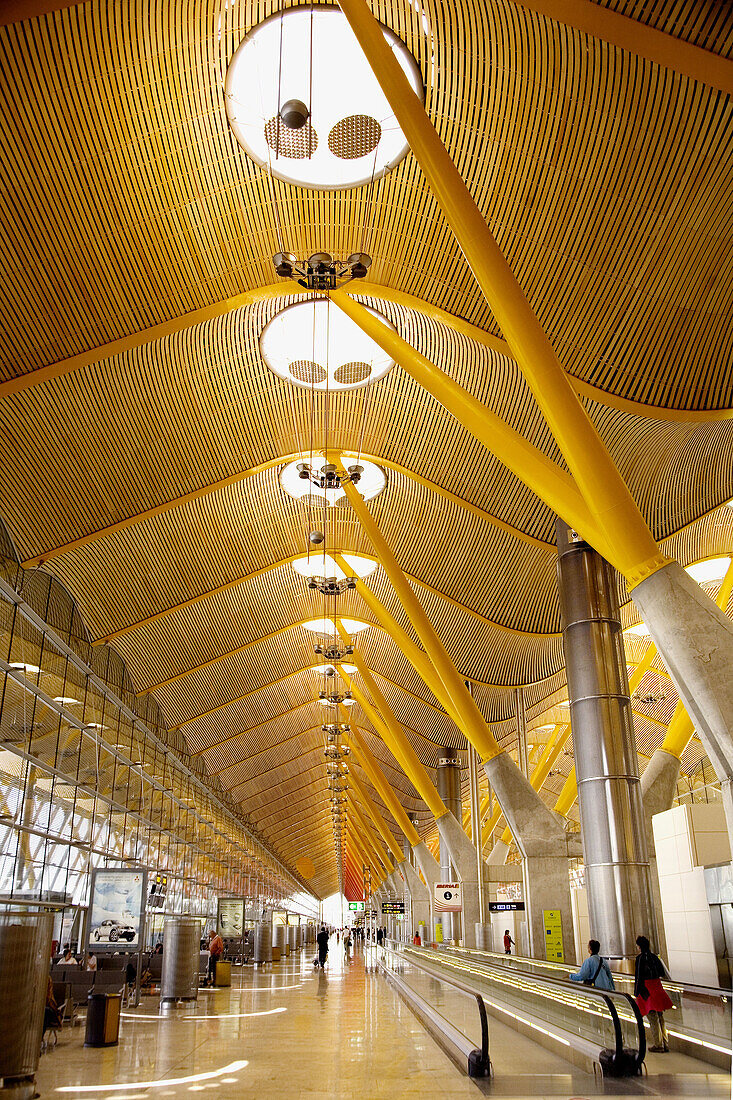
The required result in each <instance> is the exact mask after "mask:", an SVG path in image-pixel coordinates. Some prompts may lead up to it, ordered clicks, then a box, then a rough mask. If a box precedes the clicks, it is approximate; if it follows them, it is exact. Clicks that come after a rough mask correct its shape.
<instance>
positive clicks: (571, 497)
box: [331, 290, 600, 545]
mask: <svg viewBox="0 0 733 1100" xmlns="http://www.w3.org/2000/svg"><path fill="white" fill-rule="evenodd" d="M331 300H332V301H333V302H335V303H336V305H337V306H338V307H339V309H341V310H342V311H343V312H344V313H345V314H346V315H347V316H348V317H350V318H351V320H352V321H353V322H354V324H356V325H358V326H359V328H361V329H363V331H364V332H365V333H367V335H368V336H370V337H371V338H372V340H374V341H375V343H377V344H378V345H379V346H380V347H381V348H382V349H383V350H384V351H385V352H386V353H387V354H388V355H390V356H391V357H392V358H393V359H394V360H395V361H396V362H398V363H399V364H400V366H401V367H402V368H403V369H404V370H405V371H407V373H408V374H409V375H410V376H411V377H412V378H414V379H415V381H416V382H418V383H419V384H420V385H421V386H423V387H424V388H425V389H426V390H428V392H429V393H431V394H432V395H433V397H434V398H435V399H436V401H439V402H440V403H441V405H443V406H444V408H446V409H447V410H448V412H449V413H451V414H452V415H453V416H454V417H455V418H456V420H458V422H459V423H460V424H462V425H463V427H464V428H465V429H466V431H467V432H469V433H470V434H471V435H472V436H473V437H474V439H477V440H478V441H479V442H480V443H482V444H483V446H484V447H486V449H487V450H488V451H490V452H491V454H493V455H495V456H496V457H497V458H498V459H499V461H500V462H503V463H504V465H505V466H506V467H507V469H509V470H511V471H512V473H513V474H515V475H516V477H518V478H519V479H520V480H521V481H523V482H524V484H525V485H528V486H529V488H530V489H532V491H533V492H534V493H536V494H537V496H538V497H540V499H541V500H543V501H544V502H545V504H547V506H548V507H549V508H551V509H552V511H553V512H557V513H558V514H561V513H562V515H563V517H564V518H565V519H566V520H567V522H568V523H569V524H571V525H572V527H574V528H575V530H577V531H582V532H584V537H585V538H586V539H587V540H588V542H590V543H591V544H592V545H597V543H598V541H599V538H600V534H599V531H598V529H597V526H596V522H595V519H594V518H593V517H592V516H591V513H590V511H589V509H588V507H587V505H586V503H585V501H584V500H583V498H582V497H581V495H580V493H579V492H578V489H577V487H576V486H575V484H574V483H573V479H572V478H571V477H570V475H569V474H568V473H567V472H566V471H565V470H563V469H562V468H561V467H560V466H557V465H556V464H555V463H554V462H553V461H552V459H550V458H548V457H547V455H545V454H543V453H542V451H540V450H538V448H537V447H535V446H534V445H533V444H532V443H529V442H528V440H526V439H525V438H524V436H522V435H520V434H519V432H516V431H515V430H514V429H513V428H510V427H509V425H508V424H505V422H504V421H503V420H502V419H501V417H499V416H497V415H496V413H494V412H492V411H491V409H489V408H487V407H486V405H483V404H482V403H481V402H480V401H479V400H478V399H477V398H476V397H474V396H473V394H471V393H469V392H468V390H466V389H464V388H463V386H460V385H459V384H458V383H457V382H454V381H453V379H452V378H450V376H449V375H447V374H446V373H445V372H444V371H442V370H440V368H439V367H436V366H435V364H434V363H431V362H430V360H429V359H427V358H426V357H425V356H424V355H421V354H420V352H418V351H416V350H415V348H413V347H412V346H411V345H410V344H408V343H407V341H406V340H403V339H402V337H401V336H399V335H398V333H397V332H395V330H394V329H389V328H387V326H386V325H384V324H383V323H382V321H381V320H380V319H379V317H376V316H375V315H374V314H373V313H370V312H369V310H367V309H365V308H364V306H362V305H360V304H359V303H358V302H355V301H354V299H353V298H350V297H349V295H348V294H345V293H344V291H342V290H336V291H333V292H332V294H331Z"/></svg>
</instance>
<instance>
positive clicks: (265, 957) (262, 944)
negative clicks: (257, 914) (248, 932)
mask: <svg viewBox="0 0 733 1100" xmlns="http://www.w3.org/2000/svg"><path fill="white" fill-rule="evenodd" d="M254 961H255V965H256V966H263V965H264V964H265V963H271V962H272V925H271V924H270V923H269V922H267V923H265V922H264V921H263V922H262V923H261V924H258V925H256V927H255V949H254Z"/></svg>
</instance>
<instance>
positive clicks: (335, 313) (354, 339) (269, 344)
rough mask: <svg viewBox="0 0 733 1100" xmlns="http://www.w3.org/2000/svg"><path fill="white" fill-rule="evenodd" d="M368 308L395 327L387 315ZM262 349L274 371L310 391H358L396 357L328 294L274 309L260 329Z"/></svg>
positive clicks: (387, 366)
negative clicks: (334, 302)
mask: <svg viewBox="0 0 733 1100" xmlns="http://www.w3.org/2000/svg"><path fill="white" fill-rule="evenodd" d="M364 308H365V309H368V308H369V307H367V306H365V307H364ZM369 312H370V313H371V314H373V315H374V316H375V317H378V318H379V320H380V321H381V322H382V324H384V325H385V326H386V327H387V328H390V329H392V331H393V332H394V330H395V329H394V325H393V324H392V323H391V322H390V321H388V320H387V318H386V317H384V316H383V315H382V314H381V313H377V311H376V310H374V309H369ZM260 353H261V355H262V358H263V359H264V361H265V362H266V363H267V365H268V367H269V368H270V370H271V371H274V373H275V374H277V375H279V376H280V378H284V379H285V381H286V382H292V384H293V385H294V386H302V387H303V389H306V390H310V389H314V390H329V391H331V392H333V391H335V390H357V389H359V388H360V387H361V386H366V385H368V384H369V383H370V382H376V381H377V379H378V378H382V377H383V376H384V375H385V374H386V373H387V371H389V370H391V369H392V367H393V366H394V359H391V358H390V356H389V355H387V354H386V352H384V351H382V349H381V348H380V347H379V345H378V344H375V342H374V340H372V338H371V336H367V334H366V333H365V332H363V331H362V330H361V329H360V328H359V326H358V325H355V324H354V322H353V321H352V320H351V318H350V317H347V316H346V314H345V313H343V312H342V311H341V310H340V309H338V308H337V307H333V308H332V307H331V302H330V301H329V299H328V298H313V299H310V300H308V301H303V302H296V303H295V305H292V306H287V307H286V308H285V309H282V310H280V312H279V313H276V314H275V316H274V317H273V318H272V320H271V321H268V323H267V324H266V325H265V327H264V328H263V330H262V335H261V336H260Z"/></svg>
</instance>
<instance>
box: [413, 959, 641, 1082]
mask: <svg viewBox="0 0 733 1100" xmlns="http://www.w3.org/2000/svg"><path fill="white" fill-rule="evenodd" d="M406 946H409V945H406ZM424 950H434V949H432V948H427V949H424ZM434 953H435V954H436V955H437V956H438V957H440V955H443V956H444V958H446V959H448V958H451V957H455V956H453V954H452V952H450V953H449V952H443V951H440V950H437V951H435V950H434ZM426 961H427V960H426ZM530 961H531V960H530ZM486 969H487V970H490V966H487V967H486ZM497 969H498V970H501V971H503V972H504V973H505V974H506V973H510V972H511V968H510V967H507V966H502V965H501V963H499V965H498V967H497ZM518 974H519V975H521V977H522V978H523V979H524V980H525V981H532V982H534V983H536V984H537V985H539V986H545V987H548V988H553V989H558V990H562V991H563V993H567V992H568V986H569V983H568V982H567V981H559V980H558V979H556V978H548V977H545V975H543V974H531V973H528V972H527V971H519V972H518ZM575 992H577V993H581V992H582V993H583V994H584V995H586V996H588V997H591V998H595V999H596V1000H603V1001H604V1002H605V1003H606V1005H607V1007H608V1009H609V1012H610V1015H611V1022H612V1024H613V1032H614V1042H615V1055H616V1058H620V1057H622V1054H623V1050H624V1046H623V1031H622V1028H621V1020H620V1018H619V1015H618V1010H617V1008H616V1006H615V1004H614V999H617V1000H622V1001H625V1002H626V1003H627V1004H628V1005H629V1006H630V1008H631V1014H632V1016H633V1018H634V1022H635V1023H636V1031H637V1047H636V1051H635V1059H636V1071H637V1072H639V1071H640V1070H641V1066H642V1063H643V1061H644V1058H645V1057H646V1032H645V1030H644V1020H643V1018H642V1015H641V1013H640V1012H639V1007H638V1005H637V1004H636V1001H635V1000H634V998H633V997H632V996H631V994H630V993H621V992H619V991H618V990H605V989H597V988H596V987H595V986H588V985H580V986H578V987H577V989H576V990H575Z"/></svg>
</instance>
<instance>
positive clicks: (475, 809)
mask: <svg viewBox="0 0 733 1100" xmlns="http://www.w3.org/2000/svg"><path fill="white" fill-rule="evenodd" d="M479 767H480V760H479V755H478V753H477V752H476V750H475V748H474V747H473V745H469V746H468V778H469V783H470V789H471V840H472V842H473V847H474V850H475V853H476V875H477V879H478V883H477V885H478V921H477V922H476V924H475V925H474V946H475V947H484V946H485V945H486V944H487V943H488V942H490V940H489V937H490V926H489V898H488V890H487V887H486V883H485V881H484V859H483V839H482V835H481V797H480V792H479V783H478V781H479Z"/></svg>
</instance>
